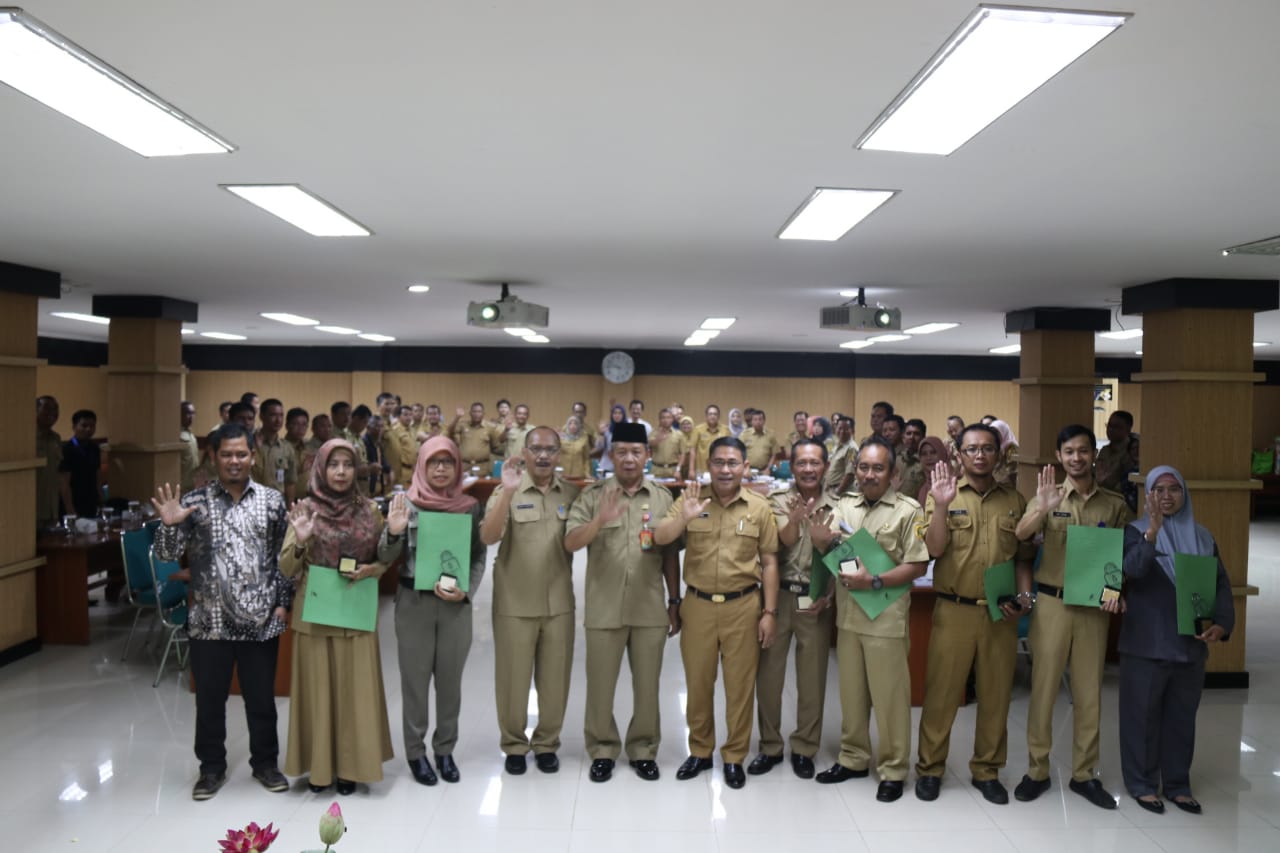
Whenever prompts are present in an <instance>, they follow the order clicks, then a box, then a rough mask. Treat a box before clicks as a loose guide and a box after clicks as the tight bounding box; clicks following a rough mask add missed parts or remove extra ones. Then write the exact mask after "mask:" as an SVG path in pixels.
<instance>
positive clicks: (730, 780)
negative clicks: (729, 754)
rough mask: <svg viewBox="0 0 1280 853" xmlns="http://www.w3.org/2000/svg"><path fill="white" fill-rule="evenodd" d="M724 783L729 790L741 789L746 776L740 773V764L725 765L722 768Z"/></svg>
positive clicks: (745, 782)
mask: <svg viewBox="0 0 1280 853" xmlns="http://www.w3.org/2000/svg"><path fill="white" fill-rule="evenodd" d="M724 783H725V784H726V785H728V786H729V787H730V788H741V787H742V786H743V785H745V784H747V774H746V773H743V772H742V765H741V764H726V765H725V766H724Z"/></svg>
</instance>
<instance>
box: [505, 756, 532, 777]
mask: <svg viewBox="0 0 1280 853" xmlns="http://www.w3.org/2000/svg"><path fill="white" fill-rule="evenodd" d="M502 766H503V767H505V768H506V770H507V772H508V773H510V774H511V775H512V776H519V775H521V774H522V773H524V771H525V766H526V762H525V758H524V756H523V755H508V756H507V760H506V761H505V762H504V763H503V765H502Z"/></svg>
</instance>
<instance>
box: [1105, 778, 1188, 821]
mask: <svg viewBox="0 0 1280 853" xmlns="http://www.w3.org/2000/svg"><path fill="white" fill-rule="evenodd" d="M1095 781H1096V780H1095ZM1169 802H1171V803H1173V804H1174V805H1175V806H1177V807H1178V808H1180V809H1182V810H1183V811H1184V812H1188V813H1190V814H1200V813H1201V812H1202V811H1204V809H1202V808H1200V804H1199V803H1197V802H1196V801H1195V798H1194V797H1187V798H1186V799H1185V800H1179V799H1177V798H1174V799H1172V800H1170V801H1169Z"/></svg>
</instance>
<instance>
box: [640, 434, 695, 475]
mask: <svg viewBox="0 0 1280 853" xmlns="http://www.w3.org/2000/svg"><path fill="white" fill-rule="evenodd" d="M659 432H660V429H655V430H654V431H653V432H651V433H649V447H650V450H651V452H652V453H653V464H654V465H665V466H668V467H670V466H677V465H679V464H680V457H681V456H683V455H684V454H685V452H686V451H687V450H688V449H689V445H688V444H687V443H686V442H685V437H684V433H682V432H681V431H680V430H678V429H672V430H669V431H668V432H667V434H666V436H665V437H664V438H663V439H662V441H655V440H654V439H656V438H658V433H659Z"/></svg>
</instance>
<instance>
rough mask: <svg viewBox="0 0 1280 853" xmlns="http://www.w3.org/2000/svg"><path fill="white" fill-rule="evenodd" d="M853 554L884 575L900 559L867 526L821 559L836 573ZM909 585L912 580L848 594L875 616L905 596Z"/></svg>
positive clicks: (869, 614) (871, 568) (868, 567)
mask: <svg viewBox="0 0 1280 853" xmlns="http://www.w3.org/2000/svg"><path fill="white" fill-rule="evenodd" d="M852 557H857V558H858V560H859V562H861V563H862V565H863V566H864V567H865V568H866V570H867V571H868V572H869V573H870V574H872V575H882V574H884V573H885V572H887V571H889V570H890V569H892V568H894V567H895V566H897V565H898V562H897V560H895V559H893V557H890V556H889V555H888V554H887V553H886V552H885V550H884V548H882V547H880V543H879V542H877V541H876V538H875V537H874V536H872V535H871V534H870V533H869V532H868V531H867V529H866V528H865V527H864V528H859V529H858V531H857V532H856V533H854V534H853V535H852V536H850V537H849V538H848V539H846V540H844V541H843V542H841V543H840V547H839V548H836V549H835V550H834V551H832V552H831V553H830V554H827V555H826V556H825V557H823V558H822V561H823V563H824V564H825V565H826V566H827V568H828V569H830V570H831V573H832V574H833V575H838V574H840V564H841V563H842V562H844V561H845V560H848V559H851V558H852ZM909 588H910V584H904V585H902V586H886V587H884V588H883V589H851V590H849V595H850V596H852V597H853V600H854V601H856V602H857V603H858V606H859V607H861V608H862V611H863V612H864V613H866V614H867V618H868V619H875V618H876V617H877V616H879V615H880V614H881V613H883V612H884V611H885V609H886V608H887V607H888V606H889V605H890V604H893V603H894V602H895V601H897V600H898V599H899V598H902V596H903V595H905V594H906V592H907V590H908V589H909Z"/></svg>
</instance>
